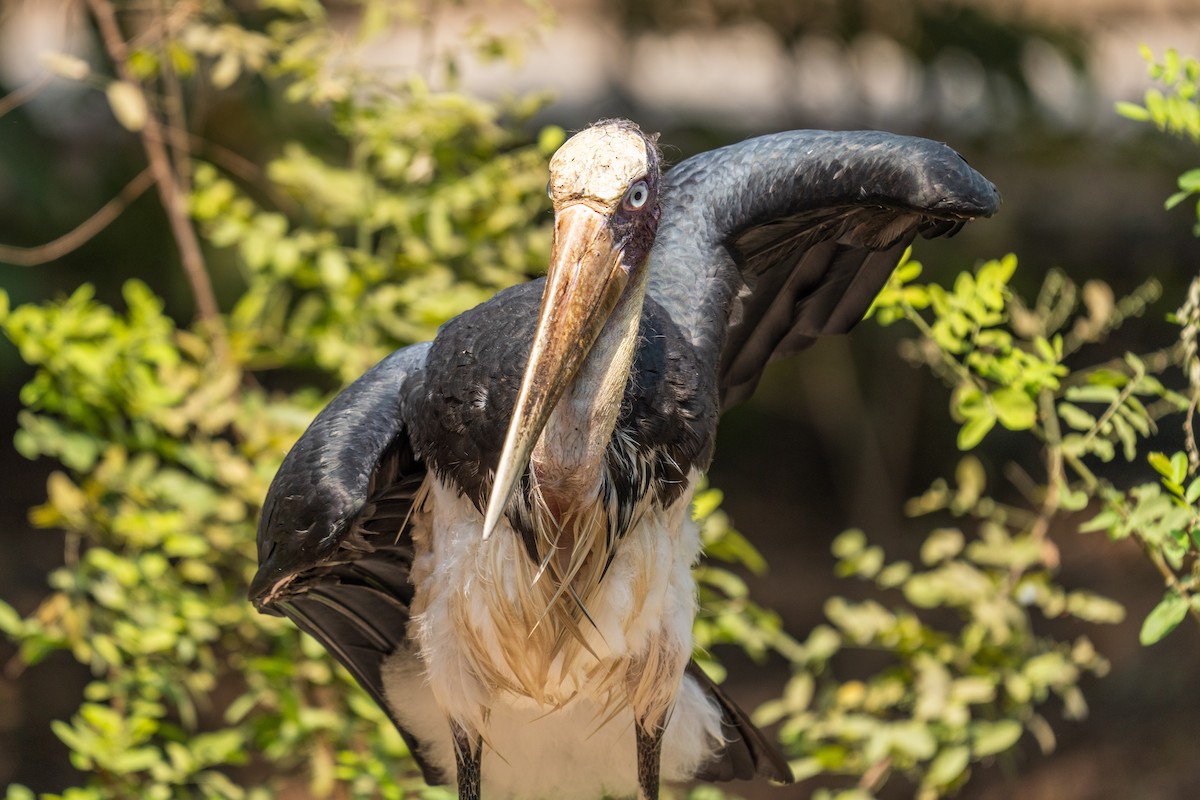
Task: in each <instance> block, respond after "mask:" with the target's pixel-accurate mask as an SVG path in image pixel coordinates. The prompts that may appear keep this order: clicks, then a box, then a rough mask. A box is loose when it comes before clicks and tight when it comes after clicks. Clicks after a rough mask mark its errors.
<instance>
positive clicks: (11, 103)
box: [0, 72, 54, 117]
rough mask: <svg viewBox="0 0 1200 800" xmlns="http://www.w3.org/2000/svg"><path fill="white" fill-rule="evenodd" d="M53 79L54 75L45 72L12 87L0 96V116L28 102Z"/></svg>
mask: <svg viewBox="0 0 1200 800" xmlns="http://www.w3.org/2000/svg"><path fill="white" fill-rule="evenodd" d="M52 80H54V75H53V74H51V73H49V72H47V73H46V74H44V75H42V76H41V77H39V78H37V79H36V80H32V81H30V82H29V83H27V84H25V85H24V86H21V87H18V88H16V89H13V90H12V91H11V92H9V93H8V94H6V95H4V97H0V117H3V116H4V115H5V114H7V113H8V112H10V111H13V110H15V109H17V108H20V107H21V106H23V105H25V104H26V103H28V102H29V101H30V100H32V99H33V98H35V97H37V95H38V92H40V91H42V89H45V88H46V87H47V86H49V85H50V81H52Z"/></svg>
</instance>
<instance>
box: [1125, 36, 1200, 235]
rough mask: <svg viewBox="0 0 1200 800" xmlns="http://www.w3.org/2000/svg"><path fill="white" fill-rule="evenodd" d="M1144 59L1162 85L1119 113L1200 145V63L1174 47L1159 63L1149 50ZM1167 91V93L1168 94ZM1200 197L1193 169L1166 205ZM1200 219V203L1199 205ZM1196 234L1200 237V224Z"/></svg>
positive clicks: (1199, 175) (1199, 173) (1181, 178)
mask: <svg viewBox="0 0 1200 800" xmlns="http://www.w3.org/2000/svg"><path fill="white" fill-rule="evenodd" d="M1142 58H1144V59H1145V60H1146V63H1147V65H1148V69H1149V73H1150V78H1151V80H1154V81H1155V82H1157V83H1159V84H1160V85H1161V86H1162V89H1159V88H1157V87H1154V88H1150V89H1147V90H1146V92H1145V94H1144V96H1143V99H1142V104H1141V105H1139V104H1137V103H1129V102H1121V103H1118V104H1117V113H1118V114H1120V115H1121V116H1123V117H1126V118H1128V119H1131V120H1134V121H1135V122H1149V123H1151V124H1152V125H1154V127H1156V128H1158V130H1160V131H1164V132H1166V133H1170V134H1172V135H1174V136H1178V137H1180V138H1187V139H1190V140H1191V141H1192V142H1193V143H1194V144H1200V61H1197V60H1196V59H1195V58H1192V57H1188V58H1184V57H1183V56H1181V55H1180V54H1179V51H1177V50H1175V49H1173V48H1171V49H1168V50H1167V51H1166V52H1165V53H1164V54H1163V59H1162V61H1159V60H1158V58H1157V57H1156V56H1155V55H1154V53H1153V52H1152V51H1151V50H1150V49H1149V48H1147V47H1143V48H1142ZM1164 90H1165V91H1164ZM1194 196H1200V170H1189V171H1187V172H1185V173H1183V174H1182V175H1180V176H1179V191H1178V192H1176V193H1175V194H1173V195H1171V196H1170V197H1169V198H1167V200H1166V203H1165V206H1166V208H1168V209H1171V208H1174V207H1175V206H1177V205H1179V204H1180V203H1182V202H1183V201H1185V200H1188V199H1189V198H1191V197H1194ZM1196 214H1197V218H1198V220H1200V202H1198V203H1197V206H1196ZM1195 231H1196V233H1197V235H1200V221H1198V222H1197V223H1196V227H1195Z"/></svg>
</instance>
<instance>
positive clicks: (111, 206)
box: [0, 167, 154, 267]
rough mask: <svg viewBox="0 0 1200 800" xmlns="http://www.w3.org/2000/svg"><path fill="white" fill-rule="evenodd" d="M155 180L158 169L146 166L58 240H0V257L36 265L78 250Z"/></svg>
mask: <svg viewBox="0 0 1200 800" xmlns="http://www.w3.org/2000/svg"><path fill="white" fill-rule="evenodd" d="M153 183H154V173H153V172H152V171H151V169H150V168H149V167H146V168H145V169H144V170H142V171H141V172H139V173H138V175H137V177H136V178H134V179H133V180H131V181H130V182H129V183H128V184H126V185H125V188H124V189H122V190H121V191H120V192H118V193H117V196H116V197H114V198H113V199H111V200H109V201H108V202H107V203H105V204H104V205H103V206H101V207H100V210H99V211H97V212H96V213H95V214H92V215H91V216H90V217H88V218H87V219H86V220H84V221H83V222H81V223H80V224H79V225H77V226H76V227H75V228H74V229H73V230H71V231H70V232H68V233H65V234H63V235H62V236H60V237H58V238H57V239H55V240H54V241H51V242H46V244H43V245H39V246H37V247H11V246H9V245H3V244H0V261H3V262H4V263H6V264H15V265H17V266H19V267H35V266H38V265H40V264H45V263H47V262H49V261H54V260H56V259H59V258H62V257H63V256H65V255H67V254H68V253H70V252H73V251H75V250H78V249H79V248H80V247H82V246H83V245H84V244H86V243H87V242H89V241H90V240H91V239H92V237H94V236H95V235H96V234H98V233H100V231H102V230H104V229H105V228H107V227H108V226H109V225H110V224H112V221H113V220H115V219H116V218H117V217H119V216H121V213H122V212H123V211H124V210H125V209H126V208H128V207H129V204H130V203H132V202H133V201H134V200H136V199H137V198H139V197H141V195H142V193H143V192H145V191H146V190H147V189H149V188H150V186H151V185H152V184H153Z"/></svg>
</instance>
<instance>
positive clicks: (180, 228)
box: [87, 0, 228, 357]
mask: <svg viewBox="0 0 1200 800" xmlns="http://www.w3.org/2000/svg"><path fill="white" fill-rule="evenodd" d="M87 4H88V7H89V8H90V9H91V12H92V16H93V17H95V19H96V25H97V27H98V28H99V30H100V38H101V39H102V40H103V42H104V49H105V50H107V51H108V55H109V57H110V58H111V59H112V61H113V66H114V68H115V69H116V71H117V75H118V77H120V78H121V80H123V81H126V82H128V83H129V84H130V85H131V86H134V87H136V88H137V90H138V92H139V93H140V94H141V95H142V99H143V101H144V102H145V103H146V107H147V108H150V107H151V104H150V102H149V100H148V98H146V92H145V90H144V89H143V88H142V85H141V83H140V82H139V81H138V79H137V77H136V76H135V75H134V74H133V72H132V71H131V70H130V69H129V61H128V47H127V46H126V44H125V41H124V40H123V39H122V38H121V29H120V27H119V26H118V25H117V17H116V12H115V11H114V10H113V6H112V3H111V2H109V0H87ZM140 134H141V139H142V146H143V148H144V149H145V151H146V159H147V160H148V161H149V162H150V169H151V170H152V171H153V173H154V181H155V183H156V184H157V185H158V195H159V198H160V199H161V200H162V204H163V208H164V209H165V210H166V212H167V221H168V222H169V223H170V226H171V233H172V234H173V235H174V237H175V244H176V246H177V247H178V248H179V258H180V262H181V263H182V265H183V271H184V274H185V275H186V276H187V279H188V283H189V284H191V287H192V295H193V297H194V298H195V300H196V315H197V317H198V318H199V320H200V322H201V323H203V324H204V325H205V326H206V327H208V328H209V330H210V331H211V333H212V336H213V348H214V350H215V351H216V353H217V355H218V356H221V357H223V356H224V354H226V353H228V343H227V342H226V339H225V331H224V328H223V327H222V324H221V317H220V311H219V309H218V307H217V299H216V295H215V293H214V292H213V287H212V281H211V280H210V279H209V276H208V269H207V267H206V266H205V264H204V255H203V253H201V251H200V241H199V239H198V238H197V237H196V231H195V229H194V228H193V227H192V222H191V219H190V218H189V217H188V211H187V198H186V195H185V194H184V192H183V189H182V187H181V186H180V183H179V176H177V175H176V174H175V172H174V171H173V170H172V168H171V159H170V156H169V155H168V153H167V148H166V143H165V137H164V132H163V129H162V125H161V123H160V122H159V120H158V117H157V116H156V115H155V114H153V113H150V114H147V115H146V123H145V125H144V126H143V128H142V130H141V131H140Z"/></svg>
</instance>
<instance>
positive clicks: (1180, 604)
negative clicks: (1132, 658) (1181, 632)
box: [1138, 591, 1188, 646]
mask: <svg viewBox="0 0 1200 800" xmlns="http://www.w3.org/2000/svg"><path fill="white" fill-rule="evenodd" d="M1187 613H1188V604H1187V601H1186V600H1184V599H1183V598H1182V597H1180V596H1179V594H1178V593H1177V592H1174V591H1169V592H1167V593H1166V595H1164V596H1163V599H1162V600H1160V601H1159V603H1158V605H1156V606H1155V607H1154V610H1153V611H1151V612H1150V613H1149V614H1148V615H1146V619H1145V621H1143V622H1142V630H1141V633H1139V634H1138V641H1140V642H1141V643H1142V644H1143V645H1146V646H1149V645H1152V644H1154V643H1155V642H1157V641H1159V640H1160V639H1162V638H1163V637H1164V636H1166V635H1167V634H1168V633H1170V632H1171V631H1173V630H1175V628H1176V627H1177V626H1178V625H1179V623H1180V622H1183V618H1184V617H1185V616H1187Z"/></svg>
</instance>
